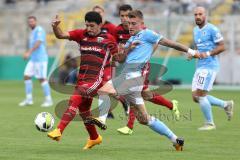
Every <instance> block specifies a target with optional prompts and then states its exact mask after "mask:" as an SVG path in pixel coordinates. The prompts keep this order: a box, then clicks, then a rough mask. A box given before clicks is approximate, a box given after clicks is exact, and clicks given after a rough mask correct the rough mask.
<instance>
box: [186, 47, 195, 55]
mask: <svg viewBox="0 0 240 160" xmlns="http://www.w3.org/2000/svg"><path fill="white" fill-rule="evenodd" d="M187 52H188V53H189V54H191V55H192V56H194V55H195V54H196V51H195V50H193V49H191V48H188V51H187Z"/></svg>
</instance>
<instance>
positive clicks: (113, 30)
mask: <svg viewBox="0 0 240 160" xmlns="http://www.w3.org/2000/svg"><path fill="white" fill-rule="evenodd" d="M116 28H117V26H115V25H114V24H112V23H111V25H110V26H109V33H110V34H111V35H113V36H114V34H115V30H116Z"/></svg>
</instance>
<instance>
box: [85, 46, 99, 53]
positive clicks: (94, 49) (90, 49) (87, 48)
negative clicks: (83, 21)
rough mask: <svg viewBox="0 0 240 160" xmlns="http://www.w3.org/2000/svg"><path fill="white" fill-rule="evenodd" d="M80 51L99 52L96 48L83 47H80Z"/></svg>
mask: <svg viewBox="0 0 240 160" xmlns="http://www.w3.org/2000/svg"><path fill="white" fill-rule="evenodd" d="M81 50H83V51H96V52H100V51H101V49H100V48H97V47H84V46H81Z"/></svg>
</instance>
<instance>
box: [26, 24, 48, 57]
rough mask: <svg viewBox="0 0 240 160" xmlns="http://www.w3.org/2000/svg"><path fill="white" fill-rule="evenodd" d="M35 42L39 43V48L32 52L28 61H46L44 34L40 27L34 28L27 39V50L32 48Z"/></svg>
mask: <svg viewBox="0 0 240 160" xmlns="http://www.w3.org/2000/svg"><path fill="white" fill-rule="evenodd" d="M36 41H41V42H42V43H41V44H40V46H39V47H38V48H37V49H36V50H35V51H33V53H32V54H31V57H30V60H31V61H33V62H44V61H47V60H48V55H47V50H46V33H45V31H44V29H43V28H42V27H40V26H36V27H35V28H34V29H33V30H32V32H31V34H30V37H29V48H32V47H33V46H34V44H35V43H36Z"/></svg>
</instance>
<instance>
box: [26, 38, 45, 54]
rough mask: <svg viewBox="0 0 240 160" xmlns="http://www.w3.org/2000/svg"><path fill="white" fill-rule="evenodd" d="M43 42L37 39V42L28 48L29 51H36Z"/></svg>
mask: <svg viewBox="0 0 240 160" xmlns="http://www.w3.org/2000/svg"><path fill="white" fill-rule="evenodd" d="M41 43H42V42H41V41H36V43H35V44H34V45H33V47H32V48H30V49H29V50H28V52H29V53H30V54H31V53H32V52H33V51H35V50H36V49H37V48H38V47H39V46H40V44H41Z"/></svg>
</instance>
